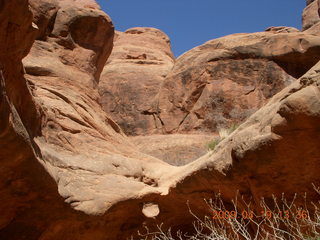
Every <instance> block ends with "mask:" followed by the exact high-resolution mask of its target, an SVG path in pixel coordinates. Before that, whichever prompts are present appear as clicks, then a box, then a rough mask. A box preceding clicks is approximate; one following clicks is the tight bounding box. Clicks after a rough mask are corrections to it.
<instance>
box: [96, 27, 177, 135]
mask: <svg viewBox="0 0 320 240" xmlns="http://www.w3.org/2000/svg"><path fill="white" fill-rule="evenodd" d="M114 45H115V46H114V49H113V52H112V54H111V56H110V58H109V60H108V62H107V64H106V65H105V67H104V70H103V74H102V76H101V79H100V83H99V92H100V95H101V100H100V102H101V104H102V106H103V109H104V110H105V111H106V112H107V113H108V114H110V116H111V117H112V118H113V119H114V120H115V121H116V122H117V123H118V124H119V125H120V126H121V128H122V129H123V130H124V132H125V133H126V134H128V135H143V134H152V133H154V132H156V131H157V129H158V128H161V122H160V121H159V120H158V119H157V117H156V112H155V110H156V108H155V106H154V105H153V102H154V101H153V100H154V99H155V98H156V96H157V94H158V92H159V88H160V85H161V84H162V82H163V80H164V78H165V77H166V76H167V75H168V73H169V72H170V70H171V69H172V67H173V63H174V57H173V54H172V52H171V47H170V40H169V38H168V36H167V35H166V34H165V33H163V32H161V31H160V30H158V29H154V28H132V29H128V30H127V31H125V32H124V33H122V32H118V33H117V37H116V40H115V43H114Z"/></svg>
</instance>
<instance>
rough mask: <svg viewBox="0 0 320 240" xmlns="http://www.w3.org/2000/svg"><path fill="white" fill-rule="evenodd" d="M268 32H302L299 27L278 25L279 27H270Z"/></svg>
mask: <svg viewBox="0 0 320 240" xmlns="http://www.w3.org/2000/svg"><path fill="white" fill-rule="evenodd" d="M265 31H266V32H274V33H291V32H300V31H299V30H298V29H296V28H294V27H285V26H278V27H268V28H267V29H266V30H265Z"/></svg>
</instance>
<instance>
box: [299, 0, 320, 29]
mask: <svg viewBox="0 0 320 240" xmlns="http://www.w3.org/2000/svg"><path fill="white" fill-rule="evenodd" d="M319 9H320V7H319V1H318V0H316V1H312V2H309V3H308V2H307V7H306V8H305V9H304V11H303V15H302V31H305V30H307V29H309V28H311V27H312V26H314V25H315V24H317V23H319V22H320V14H319Z"/></svg>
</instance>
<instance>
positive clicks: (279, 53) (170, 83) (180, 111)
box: [158, 32, 320, 133]
mask: <svg viewBox="0 0 320 240" xmlns="http://www.w3.org/2000/svg"><path fill="white" fill-rule="evenodd" d="M319 51H320V38H319V37H318V36H314V35H307V34H304V33H296V32H293V33H274V32H261V33H253V34H234V35H230V36H226V37H223V38H220V39H215V40H211V41H209V42H207V43H205V44H204V45H202V46H199V47H196V48H194V49H192V50H190V51H189V52H187V53H185V54H184V55H182V56H181V57H179V58H178V59H177V60H176V63H175V65H174V68H173V70H172V71H171V72H170V74H169V75H168V76H167V78H166V79H165V81H164V83H163V85H162V87H161V90H160V94H159V103H158V117H159V119H160V121H161V122H162V124H163V128H164V131H165V132H167V133H172V132H179V133H186V132H194V133H195V132H202V133H203V132H215V131H217V129H219V128H228V126H230V125H231V124H232V123H235V122H241V121H243V120H244V119H246V118H247V117H248V116H250V115H251V114H252V113H254V112H255V111H256V110H258V109H259V108H260V107H261V106H262V105H263V104H265V103H266V102H267V100H268V99H269V98H270V97H272V96H273V95H274V94H276V93H277V92H279V91H280V90H282V89H283V88H284V87H285V86H287V85H289V84H290V83H291V82H293V81H294V80H295V77H299V76H301V75H302V74H303V73H305V72H306V71H307V70H308V69H310V68H311V67H312V66H313V65H314V64H315V63H316V62H317V61H318V60H319V59H320V55H319Z"/></svg>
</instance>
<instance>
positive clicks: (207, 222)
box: [139, 188, 320, 240]
mask: <svg viewBox="0 0 320 240" xmlns="http://www.w3.org/2000/svg"><path fill="white" fill-rule="evenodd" d="M315 190H316V191H317V193H318V194H319V199H320V189H319V188H315ZM296 200H297V196H295V197H294V198H293V199H292V200H291V201H287V200H286V199H285V197H284V195H283V196H282V198H281V199H277V198H276V197H273V199H272V202H271V204H270V203H269V202H268V204H267V203H266V202H265V200H264V199H261V202H260V207H261V211H260V214H257V212H256V211H254V210H253V209H252V206H251V204H250V203H246V202H245V201H244V200H243V199H241V203H242V204H238V203H239V201H238V199H235V200H234V201H233V202H232V203H233V209H232V210H230V209H226V207H225V205H224V202H223V200H222V198H221V195H220V194H217V195H216V196H215V197H214V198H213V199H210V200H209V201H206V204H207V205H208V207H209V208H210V211H211V212H212V213H214V214H213V216H205V217H204V218H200V217H198V216H196V215H195V214H194V213H193V212H192V210H191V209H190V208H189V212H190V214H192V215H193V216H194V218H195V221H194V222H193V228H194V229H193V230H192V232H193V234H191V235H189V234H188V233H182V232H179V231H178V232H177V233H174V234H172V232H171V229H168V230H164V229H163V227H162V224H161V225H158V230H157V231H153V232H151V231H149V229H148V228H147V227H146V233H144V234H141V233H139V236H140V238H139V239H140V240H229V239H232V240H233V239H236V240H260V239H268V240H269V239H270V240H271V239H272V240H273V239H274V240H276V239H277V240H302V239H306V240H320V201H318V202H315V203H313V202H309V203H308V204H307V197H306V195H305V196H304V205H303V206H301V204H299V205H298V204H296ZM243 203H244V204H243ZM239 205H242V208H241V210H240V209H238V208H237V206H239ZM270 205H272V207H271V206H270ZM308 206H309V207H308ZM310 206H311V207H310ZM228 214H229V216H227V215H228ZM218 215H219V217H217V216H218ZM214 216H215V219H213V217H214Z"/></svg>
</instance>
